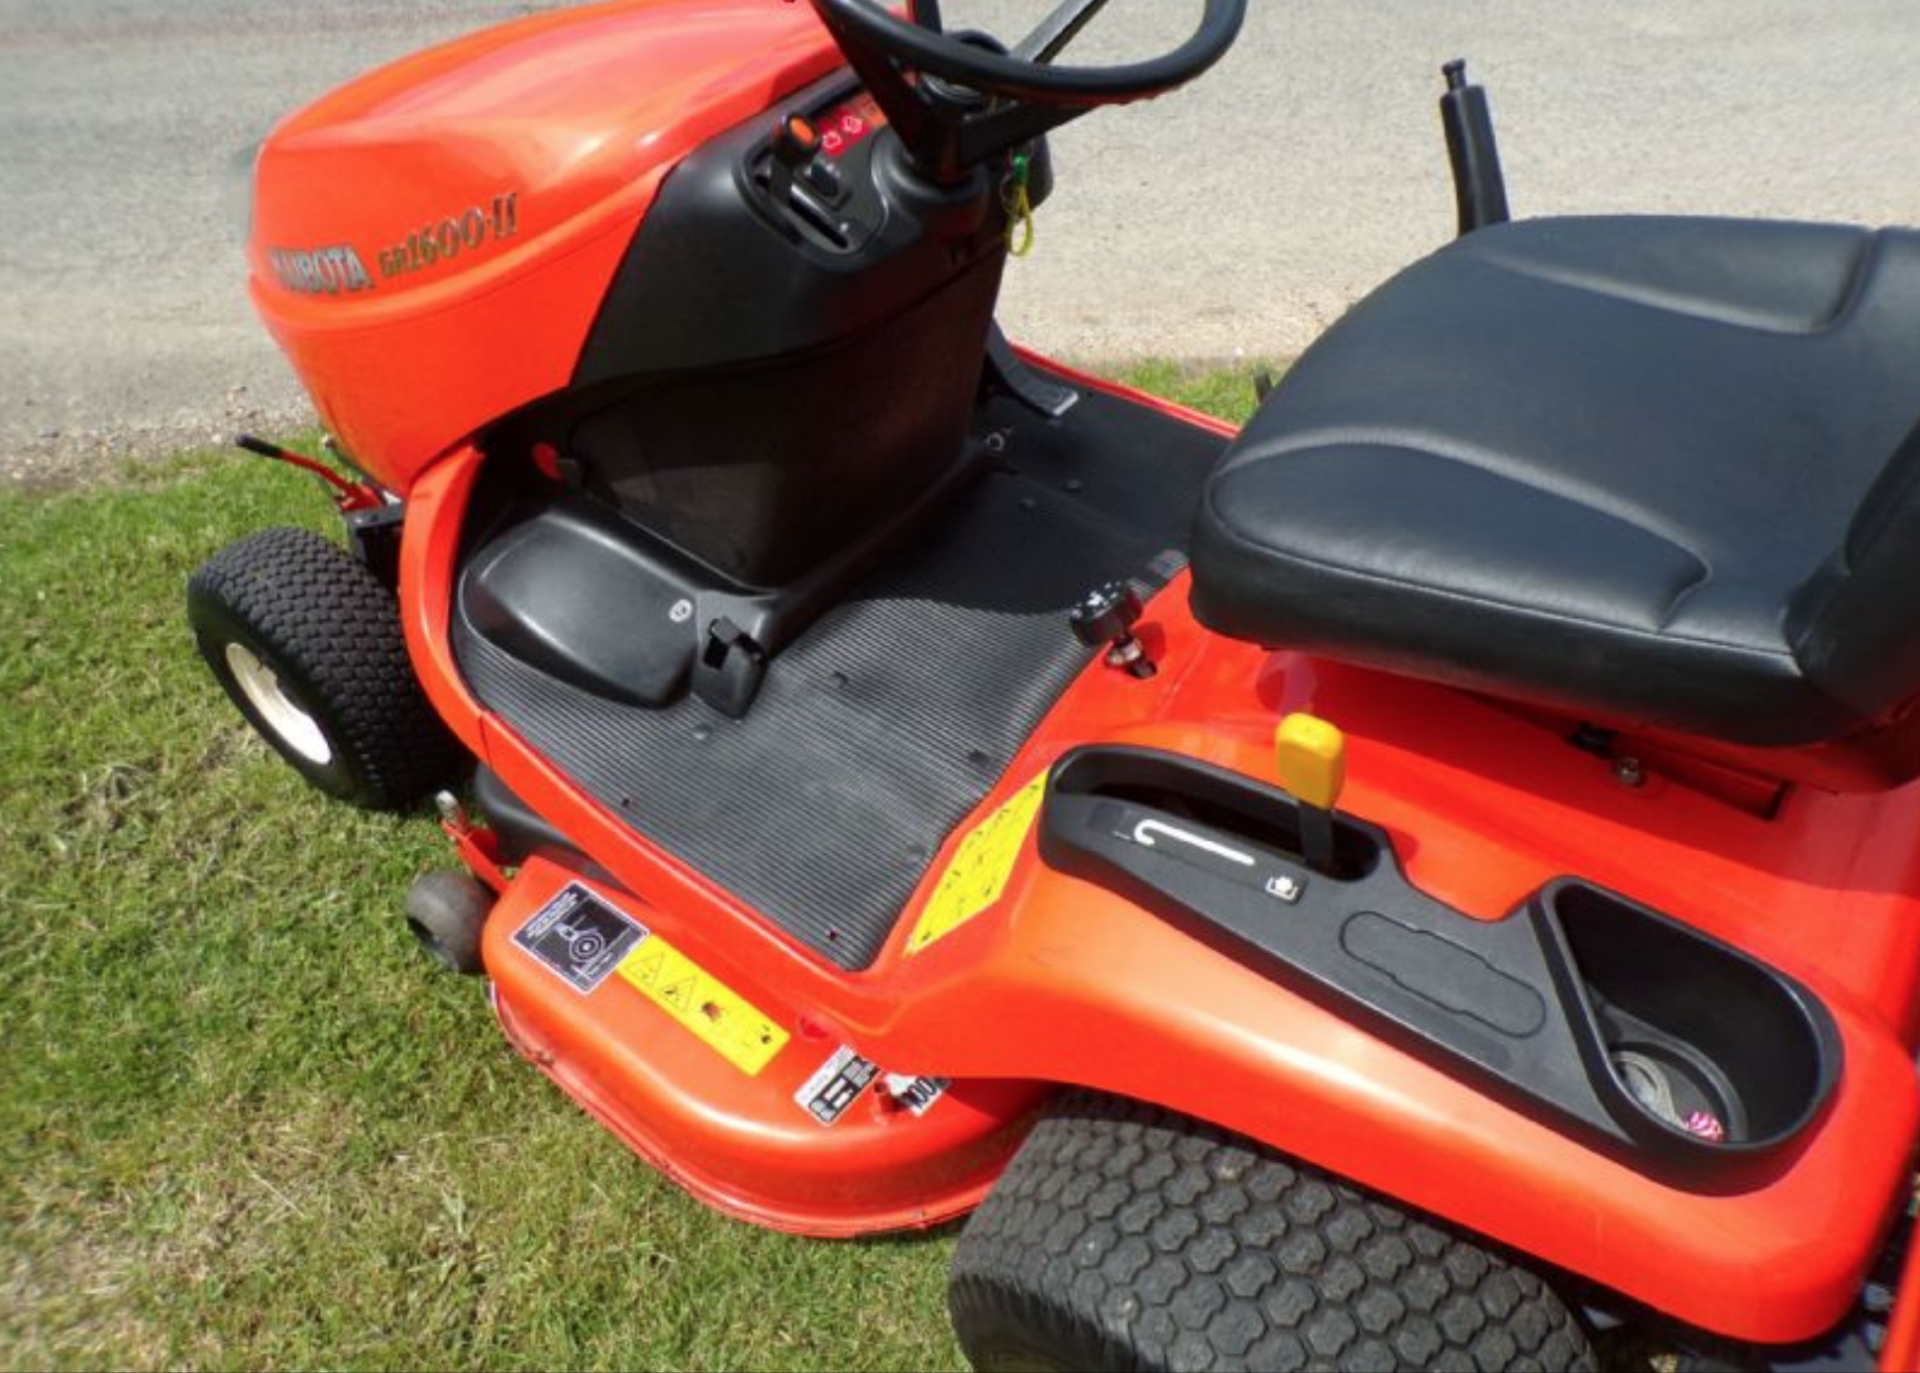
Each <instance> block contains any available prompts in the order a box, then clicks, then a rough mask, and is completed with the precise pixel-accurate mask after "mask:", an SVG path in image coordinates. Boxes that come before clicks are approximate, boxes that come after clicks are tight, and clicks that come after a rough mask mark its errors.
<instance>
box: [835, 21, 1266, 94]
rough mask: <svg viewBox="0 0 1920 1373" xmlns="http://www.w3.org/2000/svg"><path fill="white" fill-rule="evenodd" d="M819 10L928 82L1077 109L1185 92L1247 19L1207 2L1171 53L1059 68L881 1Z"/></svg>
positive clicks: (1222, 54)
mask: <svg viewBox="0 0 1920 1373" xmlns="http://www.w3.org/2000/svg"><path fill="white" fill-rule="evenodd" d="M813 4H814V7H815V8H816V9H817V10H819V11H821V12H822V14H823V16H831V18H832V19H833V20H834V21H837V23H838V24H840V25H844V26H845V27H846V28H847V29H848V30H850V31H851V32H852V33H853V34H854V35H856V36H858V37H859V38H861V39H863V40H865V41H866V42H867V43H869V44H871V45H872V46H873V47H874V48H876V49H878V50H880V51H881V52H884V53H885V54H886V55H887V56H888V57H889V58H890V59H892V60H893V61H895V62H898V63H901V64H903V65H904V66H906V67H908V68H910V69H912V70H914V71H917V72H920V73H921V74H923V75H926V76H935V77H939V78H940V79H941V80H943V81H949V82H952V83H953V84H955V85H958V86H964V87H966V88H967V89H969V90H973V91H977V92H978V93H979V94H981V95H984V96H988V97H993V98H998V99H1003V100H1017V101H1021V102H1024V103H1026V104H1030V105H1046V106H1052V107H1055V108H1065V109H1076V110H1087V109H1093V108H1095V107H1097V106H1100V105H1121V104H1126V103H1128V102H1131V101H1135V100H1148V99H1151V98H1152V97H1154V96H1156V95H1161V94H1164V93H1165V92H1167V91H1170V90H1172V89H1174V88H1175V87H1176V86H1183V85H1185V84H1186V83H1187V82H1189V81H1191V80H1193V79H1194V78H1195V77H1197V76H1199V75H1200V74H1201V73H1202V72H1204V71H1206V70H1207V69H1208V68H1209V67H1211V66H1213V64H1214V63H1216V62H1218V61H1219V60H1220V59H1221V58H1222V57H1224V56H1225V55H1226V53H1227V49H1229V48H1231V47H1232V46H1233V42H1234V39H1235V38H1237V37H1238V36H1239V33H1240V26H1241V24H1242V22H1243V21H1244V20H1245V18H1246V12H1247V0H1206V8H1205V10H1204V11H1202V13H1201V16H1200V22H1199V24H1198V25H1197V26H1196V27H1195V29H1194V32H1193V34H1192V36H1191V37H1189V38H1188V39H1187V41H1186V42H1184V43H1182V44H1181V45H1180V46H1179V47H1178V48H1175V49H1174V50H1173V51H1172V52H1169V53H1166V54H1164V55H1162V56H1160V57H1156V58H1151V59H1149V60H1147V61H1145V62H1128V63H1121V64H1118V65H1115V66H1106V67H1059V66H1052V65H1049V64H1044V63H1040V62H1030V61H1026V60H1024V59H1022V58H1018V57H1012V56H1004V55H1002V54H1000V53H996V52H992V51H989V50H988V49H986V48H983V47H980V46H977V45H975V44H972V43H968V42H965V41H963V40H961V39H960V38H958V37H955V36H953V35H949V34H943V33H937V32H935V31H934V30H932V29H927V28H923V27H921V26H920V25H919V24H915V23H913V22H911V21H909V20H906V19H902V18H900V17H899V16H897V15H895V14H893V13H892V12H891V11H889V10H887V9H886V8H884V7H883V6H882V5H880V4H879V3H877V0H813Z"/></svg>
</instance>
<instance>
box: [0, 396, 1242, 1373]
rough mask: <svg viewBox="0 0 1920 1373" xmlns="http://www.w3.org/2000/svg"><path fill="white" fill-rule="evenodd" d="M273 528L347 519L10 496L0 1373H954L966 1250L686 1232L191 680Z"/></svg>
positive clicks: (153, 474) (369, 836)
mask: <svg viewBox="0 0 1920 1373" xmlns="http://www.w3.org/2000/svg"><path fill="white" fill-rule="evenodd" d="M1130 379H1131V380H1133V381H1135V382H1136V383H1138V384H1141V385H1145V386H1148V387H1150V388H1152V389H1157V390H1162V391H1168V392H1172V393H1174V394H1176V395H1177V396H1178V397H1179V398H1181V399H1183V400H1185V401H1187V402H1188V403H1191V404H1194V405H1196V406H1199V407H1202V408H1208V409H1212V410H1214V411H1217V412H1220V413H1224V414H1228V415H1230V416H1239V415H1244V413H1245V412H1246V411H1247V410H1248V409H1249V408H1250V407H1251V403H1252V390H1251V385H1250V383H1249V381H1248V374H1247V372H1246V371H1245V370H1242V371H1238V372H1233V373H1222V372H1205V371H1194V370H1190V369H1183V368H1179V367H1175V366H1171V365H1152V366H1148V367H1144V368H1140V369H1137V370H1136V371H1135V372H1133V373H1131V374H1130ZM272 524H305V525H310V526H311V527H313V528H316V529H320V530H322V531H325V532H328V533H333V532H335V530H336V526H337V520H335V518H334V517H333V515H332V512H331V511H330V509H329V508H328V507H327V505H326V503H325V502H324V501H323V500H322V499H321V498H320V497H319V496H318V495H317V494H316V492H315V489H314V487H313V485H312V484H311V483H309V482H307V481H306V480H304V479H302V478H301V477H299V476H297V475H296V474H293V473H289V472H286V471H283V470H279V469H275V468H273V467H272V466H270V465H268V464H265V463H259V462H255V461H250V460H246V459H241V458H205V457H202V458H184V459H181V460H179V461H177V462H174V463H170V464H163V465H160V466H158V467H149V468H145V469H141V470H140V471H138V472H137V473H133V474H122V475H121V476H120V477H119V478H117V479H116V480H115V481H113V482H112V483H111V484H109V485H106V486H103V487H100V488H98V489H94V490H89V491H75V492H66V493H59V494H52V495H42V496H20V495H5V496H0V590H3V591H4V594H0V703H3V704H0V711H3V712H4V713H3V714H0V969H4V977H5V982H4V985H3V986H0V1044H4V1060H0V1149H3V1150H4V1151H5V1153H4V1168H3V1169H0V1366H6V1367H18V1368H45V1367H67V1368H96V1367H101V1366H112V1367H179V1366H197V1367H217V1368H226V1367H234V1368H253V1367H261V1366H286V1365H302V1366H312V1365H319V1366H326V1367H385V1366H395V1365H400V1366H409V1367H450V1366H452V1367H488V1368H526V1369H551V1368H558V1367H573V1366H579V1365H611V1366H618V1367H629V1368H634V1367H646V1368H668V1367H671V1368H713V1369H753V1368H778V1369H805V1368H826V1369H868V1368H871V1369H882V1368H910V1369H941V1368H956V1367H960V1366H961V1361H960V1354H959V1351H958V1349H957V1348H956V1346H955V1345H954V1344H953V1342H952V1339H951V1337H950V1335H949V1333H948V1330H947V1322H946V1315H945V1306H944V1292H945V1267H946V1262H947V1258H948V1254H949V1251H950V1248H951V1245H952V1239H953V1236H952V1234H951V1233H947V1234H940V1235H935V1236H932V1237H924V1238H909V1239H892V1240H878V1241H868V1242H861V1243H825V1242H820V1241H808V1240H798V1239H791V1238H787V1237H783V1236H778V1235H772V1234H768V1233H765V1232H763V1231H759V1230H755V1229H752V1228H750V1227H748V1226H746V1225H742V1224H739V1223H737V1222H734V1221H729V1220H725V1219H723V1218H721V1217H719V1216H717V1215H715V1214H713V1213H711V1212H709V1211H706V1210H705V1209H703V1208H702V1207H700V1206H699V1205H698V1204H696V1203H695V1202H693V1201H692V1200H690V1199H689V1198H688V1197H686V1196H685V1195H683V1194H682V1193H681V1192H680V1191H678V1190H677V1189H676V1188H674V1187H673V1186H671V1185H670V1184H668V1183H666V1182H665V1181H663V1180H662V1179H661V1178H659V1177H658V1176H657V1175H656V1174H655V1173H654V1172H653V1171H652V1170H651V1169H649V1168H648V1167H646V1166H645V1165H644V1164H642V1163H640V1162H639V1161H638V1160H636V1159H635V1158H634V1157H633V1156H632V1155H630V1154H629V1153H628V1152H627V1151H626V1149H625V1148H624V1147H623V1146H622V1145H620V1144H619V1143H618V1142H616V1141H615V1140H614V1139H613V1138H612V1137H611V1136H610V1135H608V1134H606V1133H605V1132H603V1131H602V1130H601V1129H600V1128H599V1127H598V1126H597V1125H595V1124H593V1123H592V1122H591V1121H590V1120H588V1119H587V1118H586V1117H585V1116H584V1115H582V1114H581V1113H580V1112H578V1111H577V1110H576V1109H575V1108H574V1107H573V1106H572V1105H571V1104H570V1103H569V1102H568V1101H567V1100H566V1099H565V1098H564V1097H562V1096H561V1094H560V1093H559V1092H558V1091H557V1090H555V1089H554V1088H553V1087H552V1086H550V1085H549V1084H548V1083H547V1081H546V1079H544V1078H543V1077H541V1076H540V1075H539V1074H538V1073H537V1072H535V1071H534V1070H533V1069H531V1068H530V1067H527V1066H526V1065H524V1064H523V1063H522V1062H520V1060H519V1059H517V1058H516V1057H515V1055H514V1054H513V1053H512V1052H511V1051H510V1050H509V1049H508V1048H507V1045H506V1043H505V1041H504V1040H503V1039H502V1038H501V1037H500V1035H499V1034H498V1032H497V1031H496V1030H495V1029H494V1026H493V1023H492V1019H491V1016H490V1014H489V1013H488V1011H487V1008H486V1004H485V999H484V995H483V992H482V988H481V984H480V983H478V982H476V981H471V980H462V979H458V978H453V977H450V976H447V975H445V974H442V973H439V972H437V971H436V970H435V969H434V968H433V966H432V965H431V964H430V963H429V962H428V960H427V959H426V957H425V956H424V955H423V954H421V953H420V952H419V951H418V950H417V949H416V948H415V947H414V946H413V943H412V940H411V938H410V936H409V935H408V934H407V933H406V930H405V927H404V925H403V923H402V922H401V920H400V918H399V914H398V912H399V908H400V901H401V897H402V895H403V893H404V892H405V890H406V888H407V885H408V883H409V882H410V881H411V880H412V879H413V877H414V876H415V875H416V874H417V873H418V872H420V871H422V870H423V869H426V868H429V867H434V866H445V865H446V864H447V863H448V861H449V849H448V847H447V845H446V844H445V842H444V841H443V839H442V837H441V835H440V833H439V830H438V828H437V827H436V826H435V824H434V823H433V821H432V819H431V818H430V817H429V816H428V815H426V814H425V813H424V812H423V813H420V814H416V815H411V816H401V817H378V816H369V815H365V814H361V813H359V812H356V811H353V810H350V809H348V808H346V807H343V806H339V805H335V804H331V803H329V802H327V801H326V800H325V799H324V798H322V797H321V796H319V795H318V794H317V793H315V792H312V791H309V790H308V789H307V788H306V786H305V784H304V783H303V782H301V781H300V779H299V778H298V777H297V776H296V775H295V774H294V773H293V771H292V770H291V769H289V768H287V767H286V766H285V765H284V764H282V763H281V762H280V761H279V760H278V759H277V758H276V757H275V756H274V755H272V754H271V753H270V752H269V751H268V750H267V748H266V747H265V746H264V745H263V744H261V743H260V742H259V741H258V740H257V739H256V738H254V736H253V735H252V734H251V733H250V732H249V731H248V730H247V729H246V727H245V726H244V725H243V724H242V722H241V720H240V717H239V715H238V714H237V713H236V712H235V711H234V710H233V708H232V707H231V706H230V705H229V704H228V703H227V701H226V700H225V698H224V697H223V696H221V695H220V693H219V691H218V690H217V688H215V686H214V685H213V682H212V679H211V678H210V677H209V676H208V675H207V674H206V673H205V672H204V670H203V669H202V667H201V665H200V663H199V660H198V659H197V657H196V656H195V655H194V652H193V648H192V644H191V641H190V638H189V636H188V633H187V629H186V625H185V619H184V614H183V608H182V606H183V596H184V588H185V583H186V579H187V576H188V574H189V573H190V572H191V571H192V570H193V568H194V567H195V566H196V565H198V564H199V563H200V562H201V561H202V560H203V559H204V558H206V557H207V556H208V555H209V554H211V553H212V552H213V551H214V550H215V549H217V548H219V547H220V546H221V545H222V544H224V543H226V542H228V541H230V540H232V539H236V538H239V537H241V536H242V535H245V534H247V533H250V532H252V531H254V530H257V529H260V528H263V527H265V526H267V525H272Z"/></svg>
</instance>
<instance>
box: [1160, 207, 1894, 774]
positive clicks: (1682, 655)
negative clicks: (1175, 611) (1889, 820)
mask: <svg viewBox="0 0 1920 1373" xmlns="http://www.w3.org/2000/svg"><path fill="white" fill-rule="evenodd" d="M1917 573H1920V233H1915V232H1906V231H1885V232H1880V233H1872V232H1869V231H1866V230H1862V229H1854V228H1845V227H1838V226H1825V225H1804V224H1781V223H1768V222H1753V221H1725V220H1706V219H1671V218H1602V219H1561V220H1535V221H1530V222H1524V223H1517V224H1509V225H1502V226H1499V227H1497V228H1491V229H1485V230H1482V231H1480V232H1478V233H1475V234H1472V235H1470V236H1469V237H1467V238H1464V239H1462V240H1460V241H1458V242H1457V243H1454V244H1452V245H1450V246H1448V247H1446V248H1444V249H1442V250H1441V251H1439V252H1438V253H1436V254H1434V255H1433V256H1432V257H1430V258H1428V259H1426V260H1425V261H1424V262H1421V263H1419V264H1417V265H1415V266H1414V267H1412V268H1410V269H1408V270H1407V271H1405V272H1403V273H1401V274H1400V275H1399V276H1397V277H1395V278H1394V279H1393V280H1391V281H1389V282H1388V283H1387V284H1386V285H1385V286H1383V287H1381V288H1380V289H1379V290H1377V291H1376V292H1375V293H1374V294H1373V295H1372V296H1370V297H1369V298H1368V299H1367V300H1365V301H1363V302H1362V303H1361V304H1360V305H1358V306H1357V307H1355V309H1354V310H1353V311H1352V312H1351V313H1350V314H1349V315H1348V316H1347V317H1346V318H1345V319H1344V320H1342V321H1341V322H1340V323H1339V324H1338V325H1336V326H1335V327H1334V328H1333V329H1332V330H1330V331H1329V332H1328V333H1327V334H1326V336H1325V337H1324V338H1322V339H1321V340H1320V341H1319V342H1318V343H1316V344H1315V345H1314V347H1313V348H1311V349H1310V350H1309V351H1308V352H1307V353H1306V355H1305V356H1304V357H1302V358H1301V359H1300V361H1299V363H1298V364H1297V365H1296V366H1295V367H1294V368H1293V370H1292V371H1291V372H1290V373H1289V374H1288V375H1287V377H1286V378H1285V380H1284V381H1283V382H1282V384H1281V385H1280V387H1279V388H1278V389H1277V390H1276V391H1275V392H1274V394H1273V395H1272V396H1270V397H1269V398H1268V400H1267V402H1266V404H1265V405H1264V406H1262V407H1261V410H1260V412H1259V414H1257V415H1256V416H1255V417H1254V419H1253V421H1252V423H1251V424H1250V425H1249V426H1248V427H1247V429H1246V431H1245V432H1244V433H1243V434H1242V435H1241V437H1240V438H1239V440H1238V441H1237V442H1236V443H1235V444H1234V445H1233V447H1232V448H1231V449H1229V451H1228V452H1227V454H1226V455H1225V456H1224V457H1223V458H1222V460H1221V464H1220V467H1219V468H1218V470H1217V471H1216V472H1215V473H1214V475H1213V478H1212V480H1211V483H1210V484H1209V486H1208V489H1207V492H1206V496H1205V499H1204V501H1203V503H1202V506H1201V511H1200V515H1199V518H1198V527H1197V530H1196V534H1195V541H1194V550H1193V577H1194V591H1193V595H1194V608H1195V611H1196V613H1197V614H1198V615H1199V617H1200V618H1201V620H1202V621H1203V622H1205V623H1206V624H1208V625H1209V626H1211V627H1212V628H1214V629H1216V630H1218V631H1220V632H1222V633H1225V634H1229V635H1233V636H1236V637H1240V638H1246V639H1252V640H1256V641H1259V642H1262V643H1266V644H1270V645H1275V646H1287V647H1294V648H1300V649H1304V650H1307V651H1310V652H1315V653H1319V654H1321V655H1324V656H1327V657H1330V658H1335V659H1341V660H1346V661H1353V662H1359V663H1364V664H1368V665H1371V666H1376V667H1380V668H1385V669H1387V670H1390V671H1395V672H1400V673H1404V674H1408V675H1412V676H1417V677H1421V678H1426V679H1432V680H1438V681H1442V682H1448V683H1452V684H1455V685H1459V686H1463V687H1467V688H1470V689H1473V690H1478V691H1483V692H1486V693H1489V694H1493V695H1497V696H1503V697H1509V698H1513V699H1516V700H1522V701H1527V702H1531V703H1534V704H1537V705H1543V706H1547V707H1550V708H1553V709H1557V710H1564V711H1567V712H1569V713H1573V714H1577V715H1578V716H1580V717H1581V718H1585V719H1591V720H1595V721H1598V722H1601V723H1607V724H1615V725H1637V726H1651V727H1655V728H1659V729H1662V730H1667V731H1678V732H1681V733H1684V734H1688V735H1697V736H1703V737H1705V738H1707V739H1711V740H1715V741H1718V742H1720V743H1723V744H1728V745H1738V746H1746V747H1757V748H1765V749H1783V750H1785V749H1801V748H1806V747H1808V746H1816V747H1817V748H1818V749H1819V750H1820V751H1821V752H1823V753H1824V754H1829V755H1830V754H1832V753H1833V752H1834V748H1835V745H1836V741H1838V743H1839V745H1840V747H1842V749H1843V750H1844V751H1847V752H1849V753H1850V754H1851V755H1852V756H1853V762H1852V763H1850V764H1849V765H1848V766H1847V767H1843V768H1841V769H1840V771H1841V772H1842V773H1845V772H1848V771H1849V770H1851V771H1852V772H1854V773H1855V774H1857V775H1856V776H1854V777H1853V778H1852V779H1851V780H1852V781H1853V782H1858V783H1860V784H1865V785H1885V784H1889V783H1892V782H1895V781H1899V780H1904V779H1905V778H1906V777H1909V776H1912V775H1914V774H1916V773H1920V729H1900V728H1893V726H1896V725H1902V724H1905V723H1906V721H1907V719H1908V717H1909V715H1910V713H1911V712H1910V711H1909V709H1908V707H1909V703H1910V700H1911V699H1912V698H1913V697H1915V695H1916V692H1920V577H1917V576H1916V574H1917ZM1781 771H1782V774H1783V775H1787V776H1793V775H1796V770H1795V768H1794V767H1793V766H1792V764H1791V762H1785V763H1783V765H1782V769H1781ZM1816 772H1817V773H1818V777H1817V780H1832V774H1833V769H1832V768H1831V767H1830V766H1828V765H1827V764H1826V763H1823V764H1822V765H1821V767H1820V768H1819V769H1817V770H1816Z"/></svg>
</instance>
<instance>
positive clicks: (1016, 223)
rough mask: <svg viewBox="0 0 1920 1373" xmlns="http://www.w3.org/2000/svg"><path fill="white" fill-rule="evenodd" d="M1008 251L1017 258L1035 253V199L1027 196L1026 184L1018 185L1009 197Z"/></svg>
mask: <svg viewBox="0 0 1920 1373" xmlns="http://www.w3.org/2000/svg"><path fill="white" fill-rule="evenodd" d="M1007 217H1008V219H1009V220H1010V221H1011V222H1010V223H1009V224H1008V225H1007V251H1008V252H1009V253H1011V254H1013V256H1015V257H1025V256H1026V255H1027V254H1028V253H1030V252H1032V251H1033V238H1034V220H1033V197H1032V196H1031V195H1029V194H1027V188H1026V185H1025V183H1020V184H1017V185H1016V186H1015V187H1014V188H1013V191H1012V193H1011V194H1009V195H1008V197H1007Z"/></svg>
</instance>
